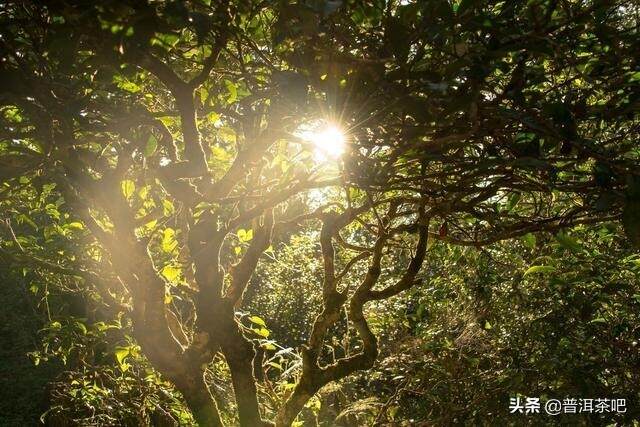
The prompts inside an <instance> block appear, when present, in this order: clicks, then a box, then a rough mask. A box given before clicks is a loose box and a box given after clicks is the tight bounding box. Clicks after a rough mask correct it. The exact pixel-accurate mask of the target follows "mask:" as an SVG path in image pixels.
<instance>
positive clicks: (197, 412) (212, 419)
mask: <svg viewBox="0 0 640 427" xmlns="http://www.w3.org/2000/svg"><path fill="white" fill-rule="evenodd" d="M178 388H179V389H180V391H181V392H182V395H183V396H184V400H185V401H186V402H187V406H188V407H189V409H190V410H191V413H192V414H193V418H194V419H195V420H196V422H197V423H198V425H199V426H200V427H223V426H224V423H223V422H222V419H221V418H220V411H219V410H218V405H217V404H216V401H215V399H214V398H213V396H212V395H211V393H210V392H209V387H207V384H206V383H205V382H204V378H203V376H202V375H200V376H196V377H194V378H192V379H191V381H189V382H188V384H180V385H179V386H178Z"/></svg>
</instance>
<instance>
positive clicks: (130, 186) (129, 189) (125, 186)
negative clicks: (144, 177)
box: [120, 179, 136, 199]
mask: <svg viewBox="0 0 640 427" xmlns="http://www.w3.org/2000/svg"><path fill="white" fill-rule="evenodd" d="M120 186H121V188H122V194H123V195H124V197H125V198H126V199H129V198H131V196H132V195H133V193H134V192H135V191H136V184H135V182H133V181H131V180H130V179H125V180H124V181H122V182H121V183H120Z"/></svg>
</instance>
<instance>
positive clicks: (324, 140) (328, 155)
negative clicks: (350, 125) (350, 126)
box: [300, 123, 347, 160]
mask: <svg viewBox="0 0 640 427" xmlns="http://www.w3.org/2000/svg"><path fill="white" fill-rule="evenodd" d="M300 136H301V137H302V138H303V139H304V140H306V141H307V142H309V143H311V144H312V145H313V148H314V154H315V156H316V158H317V159H318V160H328V159H337V158H339V157H340V156H341V155H342V154H344V152H345V149H346V143H347V137H346V135H345V133H344V131H343V130H342V129H340V127H338V126H336V125H334V124H331V123H323V124H321V125H319V126H317V127H314V128H313V129H306V130H304V131H303V132H301V135H300Z"/></svg>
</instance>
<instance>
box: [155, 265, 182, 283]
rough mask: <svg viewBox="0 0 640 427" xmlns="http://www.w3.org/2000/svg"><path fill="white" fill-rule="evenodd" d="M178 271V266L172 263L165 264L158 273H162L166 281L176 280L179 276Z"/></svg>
mask: <svg viewBox="0 0 640 427" xmlns="http://www.w3.org/2000/svg"><path fill="white" fill-rule="evenodd" d="M180 272H181V270H180V268H178V267H175V266H173V265H165V266H164V267H163V268H162V271H160V274H162V275H163V276H164V278H165V279H167V280H168V281H170V282H176V281H177V280H178V277H180Z"/></svg>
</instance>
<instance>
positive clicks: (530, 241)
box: [522, 233, 536, 249]
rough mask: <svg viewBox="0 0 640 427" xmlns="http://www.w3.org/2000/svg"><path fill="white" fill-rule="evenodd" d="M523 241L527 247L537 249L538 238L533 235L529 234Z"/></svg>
mask: <svg viewBox="0 0 640 427" xmlns="http://www.w3.org/2000/svg"><path fill="white" fill-rule="evenodd" d="M522 241H523V243H524V245H525V246H526V247H528V248H529V249H533V248H535V247H536V236H535V234H533V233H527V234H525V235H524V236H522Z"/></svg>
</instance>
